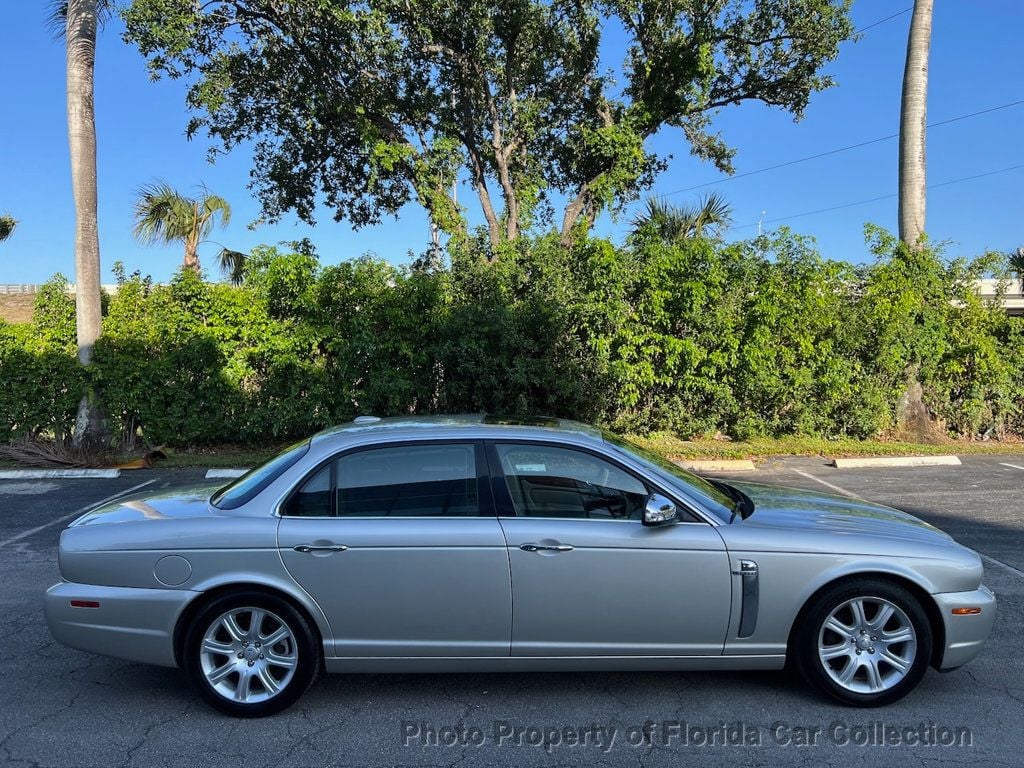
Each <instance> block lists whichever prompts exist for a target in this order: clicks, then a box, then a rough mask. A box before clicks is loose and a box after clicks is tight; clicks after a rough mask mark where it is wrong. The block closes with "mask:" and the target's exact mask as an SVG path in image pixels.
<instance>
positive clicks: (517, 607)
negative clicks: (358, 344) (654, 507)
mask: <svg viewBox="0 0 1024 768" xmlns="http://www.w3.org/2000/svg"><path fill="white" fill-rule="evenodd" d="M489 450H490V456H491V460H492V469H493V470H494V471H495V473H496V474H502V475H504V478H505V479H504V482H502V481H501V480H498V481H497V482H495V483H494V488H495V492H496V493H497V494H507V496H506V497H505V498H504V499H501V498H499V509H501V510H502V517H501V518H500V519H501V524H502V527H503V529H504V531H505V539H506V541H507V543H508V556H509V561H510V563H511V567H512V599H513V608H514V610H513V624H512V655H513V656H637V655H644V656H648V655H649V656H694V655H699V656H703V655H718V654H721V653H722V647H723V643H724V641H725V635H726V631H727V628H728V622H729V613H730V601H731V586H730V575H729V559H728V556H727V553H726V551H725V546H724V544H723V542H722V539H721V537H720V536H719V535H718V533H717V532H716V531H715V530H714V528H713V527H712V526H710V525H709V524H707V523H704V522H697V520H696V518H693V521H692V522H686V521H683V522H679V523H675V524H669V525H665V526H659V527H646V526H644V525H643V523H642V517H641V516H642V511H643V507H644V504H645V502H646V500H647V496H648V495H649V493H650V492H651V490H653V489H652V487H651V486H650V485H649V484H648V483H647V482H646V481H644V480H643V479H641V478H639V477H638V476H636V475H634V474H633V473H631V472H629V471H627V470H626V469H624V468H622V467H621V466H619V465H617V464H615V463H612V462H611V461H608V460H606V459H605V458H602V457H600V456H598V455H596V454H594V453H592V452H590V451H585V450H583V449H576V448H566V447H563V446H555V445H550V444H537V443H505V444H502V443H496V444H494V445H493V446H492V447H491V448H490V449H489Z"/></svg>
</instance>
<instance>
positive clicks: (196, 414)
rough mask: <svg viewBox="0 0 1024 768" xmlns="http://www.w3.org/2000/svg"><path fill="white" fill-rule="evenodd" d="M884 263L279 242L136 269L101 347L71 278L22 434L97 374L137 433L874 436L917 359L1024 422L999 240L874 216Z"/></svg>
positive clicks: (552, 246)
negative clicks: (507, 417)
mask: <svg viewBox="0 0 1024 768" xmlns="http://www.w3.org/2000/svg"><path fill="white" fill-rule="evenodd" d="M868 237H869V244H870V247H871V249H872V252H873V254H874V256H875V260H874V262H873V263H871V264H868V265H866V266H858V267H855V266H853V265H850V264H846V263H843V262H837V261H832V260H828V259H825V258H823V257H822V256H821V255H820V254H819V253H818V252H817V251H816V250H815V247H814V244H813V241H811V240H809V239H807V238H803V237H800V236H798V235H796V234H794V233H792V232H789V231H788V230H781V231H780V232H778V233H775V234H774V235H772V236H765V237H761V238H758V239H757V240H753V241H748V242H742V243H734V244H728V245H726V244H724V243H722V242H720V241H717V240H708V239H700V238H690V239H680V240H677V241H673V242H666V241H665V240H664V239H662V238H661V237H660V236H659V235H658V234H657V233H655V232H651V231H646V230H643V229H641V230H640V231H638V232H637V233H636V234H635V235H634V236H632V237H631V238H630V239H629V240H628V241H627V243H626V244H625V245H623V246H621V247H615V246H614V245H612V244H611V243H610V242H608V241H607V240H603V239H599V238H591V239H584V240H581V241H579V242H577V243H576V244H574V245H573V246H572V247H568V248H567V247H563V246H562V245H561V244H560V242H559V240H558V238H557V237H555V236H545V237H538V238H532V239H528V238H521V239H520V240H518V241H517V242H516V243H514V244H511V245H509V246H508V247H506V248H505V249H504V252H503V253H502V254H501V256H500V258H499V259H498V261H497V262H496V263H493V264H491V263H487V261H486V260H485V259H484V258H483V256H482V255H481V251H480V250H479V249H478V248H475V247H474V246H473V244H472V243H471V242H469V243H467V242H463V243H461V244H460V246H459V249H458V250H453V252H452V254H451V256H452V262H453V263H452V266H451V267H449V268H444V267H442V266H441V265H439V264H437V263H436V260H431V259H427V258H423V259H420V260H417V261H416V262H414V264H413V265H412V266H409V267H396V266H394V265H391V264H389V263H387V262H386V261H383V260H381V259H378V258H371V257H361V258H358V259H355V260H352V261H346V262H342V263H340V264H337V265H334V266H322V265H321V264H320V263H319V262H318V261H317V260H316V258H314V257H313V256H312V255H311V254H310V253H309V252H308V250H306V249H303V250H304V252H301V253H287V252H283V251H281V250H279V249H277V248H272V247H263V248H259V249H257V250H256V251H255V252H254V253H253V254H252V257H251V258H250V259H249V260H248V262H247V265H246V267H245V274H244V280H243V282H242V284H241V285H239V286H233V285H228V284H222V283H213V284H211V283H205V282H203V281H202V280H201V279H200V278H199V277H198V276H196V275H195V274H194V273H192V272H191V271H184V272H182V273H179V274H178V275H176V276H175V277H174V279H172V280H171V282H170V283H169V284H167V285H154V284H153V283H152V282H151V281H150V280H149V279H148V278H143V277H142V276H140V275H139V274H138V273H136V274H133V275H131V276H126V275H125V272H124V270H123V268H121V267H120V266H119V265H118V266H117V267H116V270H115V271H116V273H117V275H118V282H119V288H118V291H117V292H116V293H115V294H114V295H112V296H110V297H109V298H108V301H107V306H106V313H105V317H104V321H103V336H102V338H101V339H100V340H99V342H98V343H97V345H96V347H95V350H94V356H93V363H92V365H91V366H90V367H89V369H88V370H83V369H81V368H80V367H79V366H78V365H77V363H76V361H75V358H74V302H73V301H72V300H71V298H70V297H69V296H68V295H67V291H66V289H67V283H66V280H64V279H63V278H62V277H60V276H57V277H56V278H54V280H53V281H51V282H50V283H49V284H47V286H46V287H45V288H44V290H43V291H42V292H41V293H40V295H39V297H38V301H37V306H36V312H35V318H34V322H33V324H32V325H31V326H24V327H22V326H9V325H0V376H2V377H3V383H4V386H3V387H2V388H0V418H2V420H3V425H4V426H3V432H2V434H0V439H4V440H10V439H12V438H14V437H18V436H22V435H38V434H44V433H46V434H53V435H55V436H57V437H58V438H63V437H65V436H67V435H68V434H69V433H70V430H71V428H72V424H73V421H74V413H75V408H76V406H77V403H78V399H79V397H80V395H81V393H82V392H83V391H84V390H85V387H87V386H91V387H93V388H94V389H95V390H96V391H97V392H98V394H99V396H100V399H101V402H102V403H103V404H104V406H105V409H106V412H107V415H108V417H109V419H110V422H111V428H112V431H113V432H114V433H115V434H119V435H120V436H121V439H122V440H123V441H124V442H126V443H133V442H136V441H138V440H140V439H141V440H144V441H146V442H148V443H150V444H165V443H166V444H171V445H203V444H213V443H225V442H250V443H268V442H279V441H283V440H285V439H288V438H292V437H296V436H300V435H305V434H309V433H310V432H313V431H315V430H317V429H319V428H322V427H324V426H326V425H329V424H333V423H337V422H341V421H345V420H348V419H351V418H352V417H353V416H355V415H358V414H360V413H375V414H380V415H400V414H410V413H447V412H480V411H492V412H529V413H546V414H554V415H560V416H566V417H575V418H580V419H584V420H588V421H598V422H603V423H606V424H610V425H614V426H616V427H619V428H623V429H630V430H638V431H648V430H671V431H674V432H676V433H678V434H680V435H682V436H684V437H688V436H694V435H713V434H715V433H716V432H725V433H727V434H730V435H733V436H735V437H741V438H745V437H752V436H759V435H768V436H778V435H785V434H805V435H816V436H825V437H838V436H852V437H866V436H870V435H874V434H877V433H879V432H882V431H884V430H886V429H888V428H889V427H891V426H892V424H893V423H894V420H895V418H896V413H897V404H898V402H899V400H900V398H901V397H902V396H903V394H904V392H905V389H906V385H907V381H908V377H909V378H916V379H917V381H919V382H920V384H921V387H922V390H923V393H924V394H923V399H924V403H925V404H926V405H927V407H928V409H929V411H930V413H931V414H932V415H933V417H934V418H935V419H936V420H938V421H939V422H941V423H944V424H945V425H946V426H947V428H948V430H949V431H950V433H951V434H953V435H955V436H959V437H977V436H986V435H996V436H1000V437H1001V436H1005V435H1011V434H1015V435H1021V434H1024V410H1022V407H1021V403H1022V402H1024V356H1022V355H1021V354H1020V351H1021V349H1022V343H1024V323H1022V321H1021V320H1020V319H1019V318H1007V317H1006V316H1005V315H1004V313H1003V312H1002V311H1001V309H999V308H998V307H994V306H987V305H986V304H985V303H984V302H982V301H981V300H980V299H979V298H978V296H977V295H976V294H975V293H974V291H973V288H972V286H973V281H974V280H975V279H977V278H978V277H979V276H980V275H982V274H995V273H1000V271H1001V270H1002V268H1003V267H1002V265H1001V264H1000V263H999V259H998V258H996V257H992V256H986V257H983V258H980V259H975V260H971V261H966V260H955V261H947V260H945V259H944V258H943V257H942V255H941V253H940V252H939V251H938V250H936V249H934V248H927V247H926V248H922V249H915V250H913V251H911V250H908V249H906V248H904V247H903V246H902V245H901V244H899V243H898V241H896V239H895V238H893V237H892V236H891V235H888V234H887V233H885V232H882V231H881V230H877V229H869V231H868Z"/></svg>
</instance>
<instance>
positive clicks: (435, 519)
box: [45, 416, 995, 717]
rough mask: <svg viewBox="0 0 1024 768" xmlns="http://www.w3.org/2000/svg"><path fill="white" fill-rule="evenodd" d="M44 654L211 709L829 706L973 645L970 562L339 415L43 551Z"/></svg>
mask: <svg viewBox="0 0 1024 768" xmlns="http://www.w3.org/2000/svg"><path fill="white" fill-rule="evenodd" d="M59 564H60V574H61V581H60V583H58V584H56V585H54V586H53V587H51V588H50V589H49V591H48V592H47V593H46V599H45V604H46V618H47V622H48V623H49V626H50V631H51V632H52V633H53V635H54V637H56V639H57V640H59V641H60V642H62V643H64V644H66V645H69V646H71V647H73V648H79V649H82V650H85V651H90V652H92V653H99V654H106V655H109V656H115V657H118V658H122V659H129V660H132V661H137V662H145V663H149V664H159V665H164V666H168V667H173V666H180V667H182V668H184V670H185V672H186V674H187V675H188V676H189V678H191V680H192V681H193V682H194V684H195V687H196V689H197V691H198V692H199V694H200V695H201V696H202V697H203V698H204V699H205V700H206V701H208V702H209V703H210V704H212V705H213V706H214V707H217V708H218V709H220V710H223V711H224V712H227V713H229V714H232V715H237V716H243V717H251V716H261V715H268V714H271V713H274V712H277V711H279V710H281V709H283V708H285V707H287V706H288V705H290V704H291V703H293V702H294V701H295V700H296V699H297V698H298V697H299V696H301V695H302V694H303V692H304V691H305V690H306V689H307V688H308V687H309V686H310V685H311V684H312V683H313V681H314V680H315V678H316V677H317V675H318V673H320V672H321V671H327V672H455V671H458V672H469V671H481V672H482V671H487V672H493V671H540V670H726V669H728V670H746V669H778V668H782V667H783V666H784V665H786V664H787V663H789V664H790V665H791V666H792V667H794V668H796V669H797V670H799V671H800V673H802V675H803V677H804V678H806V680H807V681H808V682H809V683H810V684H812V685H813V686H815V687H816V688H818V689H820V690H821V691H823V692H825V693H826V694H830V695H831V696H833V697H835V698H837V699H839V700H840V701H842V702H845V703H847V704H850V705H858V706H872V705H881V704H886V703H888V702H892V701H895V700H896V699H899V698H900V697H901V696H903V695H905V694H906V693H908V692H909V691H910V690H911V689H912V688H914V686H915V685H917V683H918V681H920V680H921V678H922V676H923V675H924V674H925V672H926V670H927V667H929V666H932V667H935V668H937V669H940V670H949V669H953V668H955V667H959V666H960V665H962V664H964V663H966V662H967V661H970V660H971V659H972V658H974V656H976V655H977V654H978V653H979V651H980V650H981V648H982V645H983V644H984V642H985V640H986V638H987V637H988V634H989V631H990V630H991V628H992V623H993V619H994V617H995V600H994V598H993V595H992V593H991V592H990V591H989V590H988V589H986V588H985V587H984V586H983V585H982V565H981V560H980V558H979V557H978V555H977V554H976V553H974V552H972V551H971V550H969V549H967V548H965V547H963V546H961V545H959V544H957V543H956V542H955V541H953V539H951V538H950V537H949V536H948V535H946V534H945V533H943V532H942V531H940V530H938V529H937V528H934V527H932V526H931V525H928V524H927V523H924V522H922V521H921V520H918V519H916V518H914V517H912V516H910V515H908V514H904V513H903V512H899V511H897V510H895V509H891V508H888V507H883V506H879V505H876V504H871V503H868V502H864V501H857V500H852V499H849V498H841V497H836V496H829V495H825V494H818V493H809V492H805V491H797V490H792V489H784V488H775V487H770V486H765V485H756V484H754V483H746V482H743V483H740V482H732V481H730V482H729V483H725V482H721V481H718V480H706V479H702V478H700V477H697V476H695V475H692V474H690V473H688V472H686V471H684V470H682V469H680V468H679V467H677V466H676V465H674V464H672V463H671V462H668V461H665V460H664V459H662V458H660V457H658V456H655V455H652V454H650V453H648V452H646V451H644V450H643V449H641V448H639V447H637V446H635V445H632V444H630V443H627V442H625V441H624V440H622V439H620V438H618V437H616V436H614V435H611V434H609V433H605V432H601V431H600V430H597V429H595V428H592V427H588V426H586V425H583V424H578V423H574V422H569V421H562V420H557V419H547V418H533V419H516V418H503V417H494V416H459V417H424V418H398V419H378V418H374V417H361V418H359V419H356V421H355V422H353V423H351V424H346V425H343V426H340V427H337V428H335V429H330V430H327V431H325V432H321V433H320V434H318V435H316V436H314V437H313V438H311V439H309V440H305V441H303V442H301V443H298V444H296V445H294V446H292V447H291V448H288V449H287V450H285V451H284V452H283V453H281V454H280V455H278V456H277V457H275V458H273V459H271V460H270V461H268V462H267V463H266V464H263V465H262V466H260V467H257V468H255V469H253V470H252V471H250V472H249V473H248V474H246V475H244V476H242V477H240V478H239V479H238V480H236V481H235V482H233V483H231V484H230V485H228V486H226V487H224V488H220V489H219V490H215V489H213V488H210V487H197V488H190V489H187V490H181V491H177V492H174V493H166V494H156V495H139V496H134V497H126V498H122V499H119V500H117V501H115V502H113V503H110V504H108V505H107V506H104V507H101V508H98V509H96V510H93V511H90V512H88V513H87V514H85V515H84V516H82V517H80V518H79V519H77V520H75V521H74V522H73V523H72V524H71V525H70V526H69V527H68V528H67V529H66V530H65V531H64V532H63V533H62V535H61V540H60V551H59Z"/></svg>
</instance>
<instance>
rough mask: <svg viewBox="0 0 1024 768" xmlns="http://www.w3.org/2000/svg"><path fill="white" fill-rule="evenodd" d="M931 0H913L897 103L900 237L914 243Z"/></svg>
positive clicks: (920, 220)
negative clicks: (898, 110) (898, 119)
mask: <svg viewBox="0 0 1024 768" xmlns="http://www.w3.org/2000/svg"><path fill="white" fill-rule="evenodd" d="M933 2H934V0H914V14H913V16H912V17H911V20H910V35H909V37H908V38H907V62H906V65H905V66H904V68H903V102H902V105H901V107H900V161H899V162H900V178H899V225H900V240H902V241H903V242H904V243H906V244H907V245H908V246H910V247H916V246H917V243H918V241H919V240H920V238H921V235H922V234H923V233H924V223H925V218H924V214H925V188H926V179H925V134H926V130H925V123H926V120H927V102H928V50H929V47H930V46H931V40H932V4H933Z"/></svg>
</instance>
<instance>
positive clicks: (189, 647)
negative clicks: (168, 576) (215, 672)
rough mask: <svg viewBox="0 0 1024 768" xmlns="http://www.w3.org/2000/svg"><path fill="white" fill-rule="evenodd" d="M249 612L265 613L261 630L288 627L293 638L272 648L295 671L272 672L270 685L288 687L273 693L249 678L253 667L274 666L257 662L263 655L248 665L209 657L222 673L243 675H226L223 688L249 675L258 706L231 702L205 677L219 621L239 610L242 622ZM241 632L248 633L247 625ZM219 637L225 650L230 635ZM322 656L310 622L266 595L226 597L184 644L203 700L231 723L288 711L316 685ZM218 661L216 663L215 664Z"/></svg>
mask: <svg viewBox="0 0 1024 768" xmlns="http://www.w3.org/2000/svg"><path fill="white" fill-rule="evenodd" d="M247 609H259V610H262V611H265V612H267V614H266V615H267V618H266V619H265V621H266V622H267V624H265V625H263V626H268V625H269V626H270V627H272V628H273V627H276V626H284V627H286V628H287V630H288V632H289V633H290V635H291V636H290V637H289V638H288V639H286V640H284V641H282V642H281V644H280V645H276V646H274V648H275V649H279V650H281V651H282V652H283V653H284V654H285V655H287V656H289V657H294V665H293V667H292V670H293V671H291V672H290V673H289V672H288V671H287V669H285V671H284V672H282V668H278V667H274V668H272V669H273V671H272V672H270V674H271V675H272V676H273V677H274V678H275V679H274V680H273V682H272V683H270V685H273V684H274V683H279V682H280V681H279V679H278V678H280V679H281V680H286V682H284V683H283V684H282V685H281V687H280V689H279V690H276V691H274V692H271V690H270V688H268V687H267V685H265V684H264V683H263V682H262V680H261V679H260V678H259V676H258V675H256V674H254V673H253V672H247V670H248V668H251V667H253V664H260V665H264V664H267V665H269V664H270V662H261V661H259V659H263V658H264V657H263V656H262V655H259V656H258V658H257V659H253V660H252V662H251V663H250V662H249V661H247V659H246V658H243V657H241V656H238V655H237V654H234V653H232V654H228V653H224V654H219V653H218V654H213V655H211V654H206V660H207V663H208V664H211V665H212V664H214V663H216V664H219V665H222V667H220V668H227V667H228V665H229V663H230V664H232V665H234V667H235V669H236V670H239V671H232V672H229V673H227V675H226V677H225V679H224V685H231V684H232V681H234V682H235V683H237V681H239V680H240V678H241V677H242V675H243V674H248V675H249V677H250V678H251V680H252V682H249V683H246V684H245V687H246V690H247V691H251V690H252V689H254V688H255V692H254V693H253V695H252V698H253V699H254V700H252V701H244V700H242V701H239V700H234V699H231V698H227V695H226V693H221V692H219V691H218V690H217V688H215V687H214V684H213V683H211V681H210V680H209V679H207V674H206V673H205V672H204V667H203V664H204V660H203V659H204V657H203V653H202V648H203V643H204V638H205V637H206V635H207V632H208V631H210V630H211V629H212V628H213V627H214V625H221V622H220V619H221V618H222V617H223V616H225V615H226V614H228V613H229V612H231V611H236V610H237V611H243V613H242V614H240V615H242V616H244V615H245V613H244V611H245V610H247ZM249 616H250V620H251V616H252V614H251V613H250V614H249ZM242 628H243V629H246V627H244V625H243V627H242ZM248 630H249V631H248V633H247V637H249V638H251V637H254V636H255V635H253V634H252V628H251V626H250V627H248ZM219 632H220V634H219V637H220V638H222V639H223V641H224V642H225V644H227V643H228V642H230V635H229V634H227V632H226V629H224V628H223V627H222V629H221V630H219ZM245 642H246V643H248V644H250V645H253V646H255V642H254V641H252V640H251V639H247V640H245ZM268 648H269V646H268ZM235 650H242V649H235ZM263 650H267V651H268V652H267V656H268V658H269V657H271V653H270V651H269V650H268V649H263ZM321 655H322V650H321V647H320V638H319V633H318V632H317V631H316V629H315V628H314V627H312V626H310V623H309V621H308V620H307V619H306V618H305V616H303V614H302V613H301V612H300V611H298V610H296V609H295V608H294V607H293V606H292V605H291V604H290V603H289V602H288V601H287V600H284V599H282V598H280V597H277V596H275V595H272V594H268V593H266V592H260V591H256V590H250V591H239V592H234V593H230V594H227V595H222V596H221V597H218V598H216V599H214V600H212V601H211V602H210V603H208V604H207V605H205V606H203V608H202V609H200V611H199V612H198V613H197V614H196V615H195V617H193V619H192V622H191V624H190V625H189V626H188V628H187V630H186V634H185V644H184V646H183V649H182V665H183V667H184V669H185V672H186V674H187V675H188V677H189V680H190V681H191V682H192V684H193V685H194V686H195V688H196V690H197V691H198V692H199V695H200V696H202V697H203V699H205V700H206V702H207V703H208V704H210V705H211V706H212V707H214V708H215V709H218V710H220V711H221V712H224V713H226V714H228V715H232V716H233V717H266V716H268V715H273V714H276V713H277V712H280V711H282V710H284V709H287V708H288V707H290V706H291V705H292V704H294V703H295V702H296V700H298V698H299V697H300V696H302V694H304V693H305V692H306V691H307V690H308V689H309V687H310V686H311V685H312V684H313V682H314V681H315V680H316V677H317V673H318V672H319V670H320V666H321ZM214 659H215V660H216V662H213V660H214ZM268 669H271V667H268ZM255 671H259V667H256V668H255Z"/></svg>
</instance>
